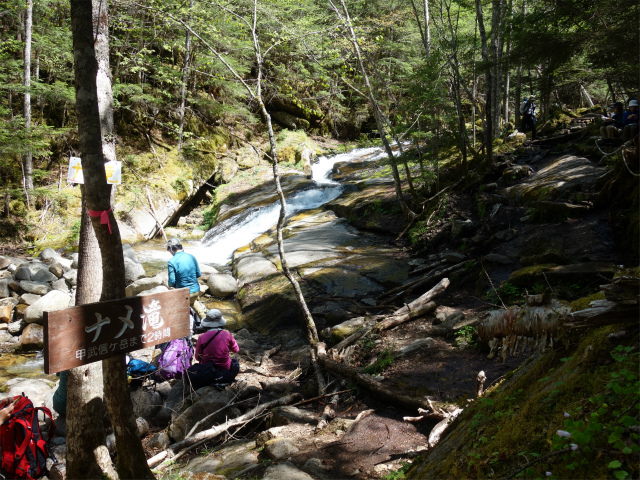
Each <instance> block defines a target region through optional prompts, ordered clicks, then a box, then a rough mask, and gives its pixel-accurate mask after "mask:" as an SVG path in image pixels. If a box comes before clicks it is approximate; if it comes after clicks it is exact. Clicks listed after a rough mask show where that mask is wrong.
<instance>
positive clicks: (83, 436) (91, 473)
mask: <svg viewBox="0 0 640 480" xmlns="http://www.w3.org/2000/svg"><path fill="white" fill-rule="evenodd" d="M83 189H84V187H83ZM82 203H83V208H82V219H81V226H80V247H79V250H78V263H79V265H78V289H77V293H76V304H77V305H84V304H87V303H95V302H98V301H100V296H101V293H102V288H101V286H102V255H101V252H100V247H99V245H98V239H97V238H96V234H95V232H94V231H93V225H92V224H91V220H90V218H89V214H88V213H87V208H86V203H85V202H84V201H83V202H82ZM102 396H103V388H102V368H101V365H100V364H99V363H91V364H89V365H85V366H83V367H78V368H74V369H73V370H70V371H69V373H68V377H67V430H68V432H69V433H68V435H67V464H66V467H67V477H68V478H86V479H92V478H101V477H102V476H103V475H106V476H107V477H109V478H117V475H116V472H115V469H114V468H113V465H112V463H111V457H110V456H109V451H108V450H107V447H106V445H105V432H104V426H103V423H102V419H103V417H104V415H105V413H106V409H105V406H104V401H103V399H102Z"/></svg>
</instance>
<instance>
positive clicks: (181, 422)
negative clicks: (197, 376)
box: [169, 389, 234, 442]
mask: <svg viewBox="0 0 640 480" xmlns="http://www.w3.org/2000/svg"><path fill="white" fill-rule="evenodd" d="M233 396H234V393H233V392H232V391H230V390H223V391H218V390H216V389H212V390H211V391H209V393H208V394H207V395H205V396H204V397H202V398H200V399H199V400H198V401H196V402H194V404H193V405H191V406H190V407H189V408H187V409H186V410H185V411H184V412H182V413H181V414H180V415H178V416H177V417H176V418H175V419H174V420H173V422H172V423H171V426H170V427H169V435H170V436H171V438H173V439H174V440H175V441H176V442H179V441H180V440H183V439H184V438H185V436H186V434H187V433H189V431H190V430H191V428H193V426H194V425H195V424H196V423H197V422H198V421H200V420H201V419H202V418H204V417H206V416H207V415H208V414H210V413H212V412H215V411H217V410H220V409H222V408H223V407H224V406H225V405H227V404H228V403H229V401H230V400H231V399H232V398H233ZM230 416H231V417H232V416H233V415H232V414H230V413H229V409H225V410H222V411H221V412H220V413H219V414H218V415H217V416H216V417H214V418H211V419H210V420H209V421H208V422H207V423H208V425H204V424H203V425H201V426H200V427H199V428H198V429H197V430H196V431H195V432H194V433H197V432H199V431H202V430H205V429H206V428H208V427H209V425H213V424H215V423H216V422H217V421H224V420H225V419H226V418H227V417H230Z"/></svg>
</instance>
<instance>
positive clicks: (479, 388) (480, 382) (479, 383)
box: [476, 370, 487, 398]
mask: <svg viewBox="0 0 640 480" xmlns="http://www.w3.org/2000/svg"><path fill="white" fill-rule="evenodd" d="M486 380H487V376H486V375H485V373H484V370H480V371H479V372H478V376H477V377H476V398H480V397H481V396H482V393H483V389H484V382H485V381H486Z"/></svg>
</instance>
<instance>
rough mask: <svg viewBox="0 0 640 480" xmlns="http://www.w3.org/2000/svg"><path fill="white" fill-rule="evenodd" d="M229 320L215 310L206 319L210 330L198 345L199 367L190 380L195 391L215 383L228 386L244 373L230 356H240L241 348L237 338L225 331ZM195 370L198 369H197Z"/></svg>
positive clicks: (191, 370) (205, 322) (209, 312)
mask: <svg viewBox="0 0 640 480" xmlns="http://www.w3.org/2000/svg"><path fill="white" fill-rule="evenodd" d="M226 324H227V321H226V320H225V319H224V318H223V317H222V314H221V313H220V310H217V309H215V308H212V309H211V310H209V311H208V312H207V315H206V317H205V318H204V320H202V326H203V327H204V328H208V329H210V330H209V331H208V332H206V333H203V334H201V335H200V336H199V337H198V341H197V343H196V354H195V359H196V360H197V361H198V362H199V364H198V365H199V366H197V365H192V366H191V367H190V368H189V370H188V373H189V379H190V381H191V383H192V385H193V386H194V388H195V389H198V388H201V387H203V386H206V385H211V384H216V385H218V384H227V383H231V382H233V380H234V379H235V378H236V375H238V372H239V371H240V364H239V363H238V360H237V359H235V358H233V359H232V358H231V356H230V353H237V352H238V351H240V347H238V344H237V343H236V340H235V338H233V335H232V334H231V333H230V332H228V331H226V330H223V328H222V327H224V326H225V325H226ZM194 367H195V368H194Z"/></svg>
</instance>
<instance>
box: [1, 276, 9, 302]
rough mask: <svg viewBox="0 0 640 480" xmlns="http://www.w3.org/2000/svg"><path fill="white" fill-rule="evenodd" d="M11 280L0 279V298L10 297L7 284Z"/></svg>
mask: <svg viewBox="0 0 640 480" xmlns="http://www.w3.org/2000/svg"><path fill="white" fill-rule="evenodd" d="M10 283H11V280H9V279H7V278H2V279H0V298H7V297H10V296H11V290H10V289H9V284H10Z"/></svg>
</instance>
